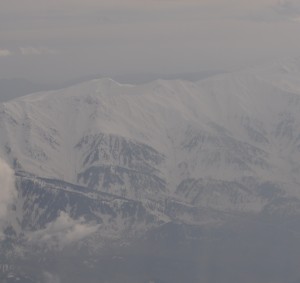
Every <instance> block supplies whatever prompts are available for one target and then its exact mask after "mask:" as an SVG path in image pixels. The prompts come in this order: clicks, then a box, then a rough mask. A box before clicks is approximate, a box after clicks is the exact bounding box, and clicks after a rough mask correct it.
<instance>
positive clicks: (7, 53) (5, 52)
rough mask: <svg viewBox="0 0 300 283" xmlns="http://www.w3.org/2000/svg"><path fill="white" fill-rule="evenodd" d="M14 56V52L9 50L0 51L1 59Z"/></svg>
mask: <svg viewBox="0 0 300 283" xmlns="http://www.w3.org/2000/svg"><path fill="white" fill-rule="evenodd" d="M10 55H12V52H11V51H10V50H8V49H0V57H6V56H10Z"/></svg>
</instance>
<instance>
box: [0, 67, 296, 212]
mask: <svg viewBox="0 0 300 283" xmlns="http://www.w3.org/2000/svg"><path fill="white" fill-rule="evenodd" d="M289 64H290V65H289V66H290V67H287V66H284V67H282V66H280V67H278V65H273V66H268V67H264V68H258V69H251V70H247V71H242V72H238V73H232V74H224V75H219V76H215V77H212V78H209V79H207V80H204V81H199V82H198V83H191V82H184V81H162V80H158V81H154V82H152V83H149V84H145V85H139V86H134V85H122V84H119V83H117V82H115V81H113V80H111V79H107V78H104V79H99V80H93V81H89V82H86V83H83V84H79V85H75V86H72V87H69V88H66V89H62V90H58V91H52V92H43V93H36V94H32V95H28V96H24V97H22V98H19V99H16V100H12V101H10V102H8V103H2V104H1V105H0V144H1V147H0V154H1V156H2V157H3V158H4V159H6V160H7V161H8V162H9V163H10V164H11V165H12V166H13V167H14V168H15V170H16V171H19V172H21V171H23V172H27V173H30V174H33V175H35V176H39V177H42V178H49V179H56V180H62V181H66V182H69V183H72V184H77V185H80V186H83V187H87V188H89V189H93V190H96V191H101V192H106V193H110V194H114V195H116V196H119V197H126V198H129V199H133V200H143V199H150V200H157V201H161V200H163V199H165V198H166V197H171V198H175V199H177V200H178V201H183V202H185V203H189V204H192V205H196V206H200V207H203V206H204V207H212V208H216V209H219V210H222V209H223V210H224V209H225V210H236V211H261V210H262V209H263V207H264V206H265V205H266V204H267V203H268V202H269V201H270V199H272V197H278V196H279V195H283V194H285V195H287V196H299V195H300V190H299V184H300V177H299V176H300V175H299V173H300V112H299V109H300V80H299V79H298V78H299V76H298V75H299V68H297V66H298V63H297V61H295V62H292V63H289ZM249 180H255V182H254V181H249ZM254 183H255V184H254ZM265 184H267V185H265ZM226 188H227V189H226ZM262 188H263V189H262ZM266 188H267V189H266ZM265 191H267V193H266V192H265ZM266 194H267V195H268V197H266ZM270 196H272V197H270Z"/></svg>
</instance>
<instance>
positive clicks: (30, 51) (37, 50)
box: [19, 46, 57, 55]
mask: <svg viewBox="0 0 300 283" xmlns="http://www.w3.org/2000/svg"><path fill="white" fill-rule="evenodd" d="M19 49H20V52H21V54H22V55H45V54H56V53H57V51H56V50H53V49H50V48H48V47H33V46H26V47H20V48H19Z"/></svg>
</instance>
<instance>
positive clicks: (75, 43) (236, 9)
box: [0, 0, 300, 83]
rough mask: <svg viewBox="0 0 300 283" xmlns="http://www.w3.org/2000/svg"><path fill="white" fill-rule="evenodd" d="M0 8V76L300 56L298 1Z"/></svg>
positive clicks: (232, 65) (185, 68)
mask: <svg viewBox="0 0 300 283" xmlns="http://www.w3.org/2000/svg"><path fill="white" fill-rule="evenodd" d="M0 11H1V12H0V38H1V41H0V78H10V79H11V78H25V79H29V80H31V81H33V82H36V83H37V82H38V83H59V82H63V81H66V80H70V79H74V78H80V77H84V76H90V75H101V76H118V75H119V76H122V75H125V76H126V75H130V74H131V75H132V74H139V75H140V74H149V73H152V74H157V76H161V75H162V74H165V75H171V74H179V73H180V74H185V73H194V72H195V73H197V72H202V71H207V70H209V71H219V70H222V71H224V70H225V71H226V70H233V69H238V68H244V67H246V66H251V65H256V64H258V63H263V62H267V61H270V60H277V59H278V58H282V57H287V56H289V57H290V56H292V57H294V56H299V47H300V39H299V37H298V33H299V28H300V1H295V0H294V1H278V0H259V1H258V0H255V1H242V0H239V1H237V0H213V1H207V0H205V1H203V0H202V1H200V0H198V1H192V0H190V1H179V0H177V1H176V0H174V1H168V0H162V1H159V0H140V1H131V0H123V1H112V0H102V1H95V0H88V1H79V0H60V1H58V0H51V1H50V0H44V1H41V0H25V1H24V0H14V1H11V0H2V1H1V3H0Z"/></svg>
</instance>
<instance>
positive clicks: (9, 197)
mask: <svg viewBox="0 0 300 283" xmlns="http://www.w3.org/2000/svg"><path fill="white" fill-rule="evenodd" d="M16 195H17V191H16V188H15V177H14V172H13V170H12V169H11V168H10V167H9V166H8V165H7V163H6V162H5V161H4V160H2V159H1V158H0V239H1V236H2V237H3V235H2V230H3V229H4V228H5V226H6V225H7V223H8V221H9V219H8V217H9V210H10V209H11V207H12V205H13V203H14V199H15V197H16Z"/></svg>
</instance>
